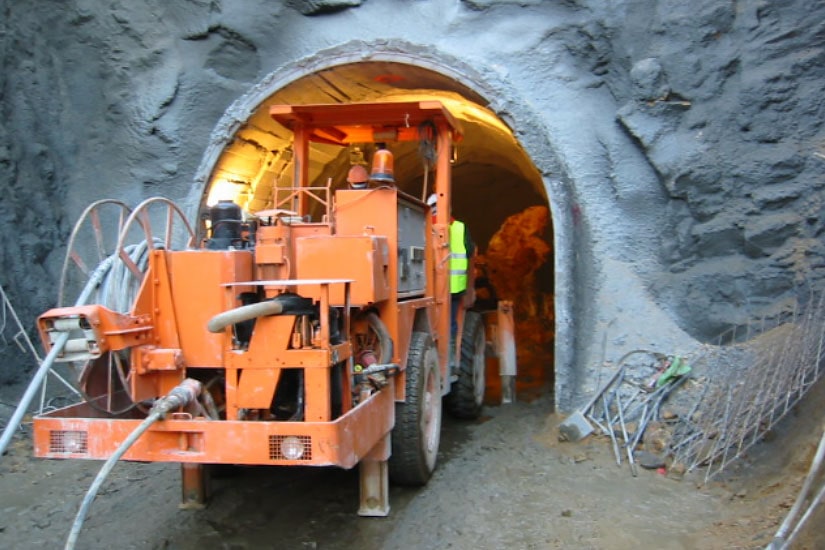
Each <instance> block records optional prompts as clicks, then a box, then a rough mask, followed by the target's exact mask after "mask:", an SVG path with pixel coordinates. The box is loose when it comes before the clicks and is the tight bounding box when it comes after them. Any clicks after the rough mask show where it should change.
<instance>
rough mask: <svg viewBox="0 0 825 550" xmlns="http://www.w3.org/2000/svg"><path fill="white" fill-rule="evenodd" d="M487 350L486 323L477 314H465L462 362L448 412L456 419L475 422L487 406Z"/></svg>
mask: <svg viewBox="0 0 825 550" xmlns="http://www.w3.org/2000/svg"><path fill="white" fill-rule="evenodd" d="M486 347H487V342H486V338H485V335H484V320H483V319H482V317H481V314H480V313H478V312H476V311H467V312H466V313H465V314H464V328H463V330H462V331H461V360H460V362H459V365H458V380H456V381H455V382H453V387H452V388H451V391H450V394H449V395H448V396H447V399H446V401H447V409H448V410H449V411H450V414H452V415H453V416H455V417H456V418H462V419H465V420H474V419H476V418H478V417H479V416H480V415H481V408H482V405H483V404H484V387H485V372H484V371H485V369H486V367H487V365H486V363H485V357H484V352H485V350H486Z"/></svg>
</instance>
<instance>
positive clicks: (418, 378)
mask: <svg viewBox="0 0 825 550" xmlns="http://www.w3.org/2000/svg"><path fill="white" fill-rule="evenodd" d="M405 374H406V380H407V382H406V392H407V399H406V401H405V402H404V403H396V405H395V427H394V428H393V430H392V456H390V460H389V466H390V479H392V481H393V483H397V484H399V485H424V484H426V483H427V481H429V479H430V477H431V476H432V473H433V470H435V464H436V458H437V457H438V444H439V442H440V439H441V372H440V371H439V369H438V353H437V352H436V349H435V345H434V344H433V340H432V338H430V335H429V334H427V333H425V332H414V333H413V335H412V339H411V342H410V350H409V354H408V355H407V370H406V371H405Z"/></svg>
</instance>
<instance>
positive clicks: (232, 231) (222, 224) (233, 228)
mask: <svg viewBox="0 0 825 550" xmlns="http://www.w3.org/2000/svg"><path fill="white" fill-rule="evenodd" d="M209 222H210V223H211V227H212V237H211V238H210V239H209V240H208V241H207V242H206V248H208V249H210V250H225V249H227V248H230V247H231V246H239V245H240V243H241V225H242V224H243V217H242V215H241V207H240V206H238V205H237V204H235V203H234V202H232V201H231V200H220V201H218V203H217V204H216V205H215V206H213V207H212V208H210V209H209Z"/></svg>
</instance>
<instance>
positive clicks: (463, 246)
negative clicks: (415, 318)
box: [427, 193, 476, 364]
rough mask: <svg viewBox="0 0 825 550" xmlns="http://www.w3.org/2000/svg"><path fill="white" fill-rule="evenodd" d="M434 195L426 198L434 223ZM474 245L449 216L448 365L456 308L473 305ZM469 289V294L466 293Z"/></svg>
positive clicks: (460, 224)
mask: <svg viewBox="0 0 825 550" xmlns="http://www.w3.org/2000/svg"><path fill="white" fill-rule="evenodd" d="M436 201H437V199H436V195H435V193H433V194H432V195H430V196H429V197H428V198H427V205H428V206H429V207H430V214H431V215H432V217H433V222H435V216H436V213H437V209H436ZM475 249H476V248H475V243H473V239H472V237H470V230H469V229H467V226H466V225H464V222H461V221H458V220H457V219H455V218H454V217H452V215H451V216H450V363H451V364H452V362H453V360H454V358H455V342H456V335H457V334H458V308H459V306H460V305H461V303H462V301H463V302H464V307H470V306H472V305H473V301H474V293H473V289H472V286H471V285H470V284H469V283H470V279H471V277H470V274H471V268H472V265H471V260H472V258H473V254H475ZM468 289H469V292H468Z"/></svg>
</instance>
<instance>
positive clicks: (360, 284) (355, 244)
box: [295, 235, 390, 306]
mask: <svg viewBox="0 0 825 550" xmlns="http://www.w3.org/2000/svg"><path fill="white" fill-rule="evenodd" d="M388 255H389V254H388V244H387V239H386V238H382V237H375V236H366V235H365V236H355V235H352V236H339V235H336V236H326V237H303V238H301V239H298V240H297V242H296V253H295V256H296V275H297V278H298V279H350V280H352V281H353V283H352V285H351V287H350V301H351V303H352V305H354V306H363V305H367V304H372V303H375V302H381V301H384V300H386V299H387V298H388V297H389V295H390V282H389V257H388ZM305 292H306V290H304V289H299V291H298V293H299V294H302V295H303V294H305ZM330 303H331V304H332V305H334V306H343V305H344V287H343V285H332V286H331V287H330Z"/></svg>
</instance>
